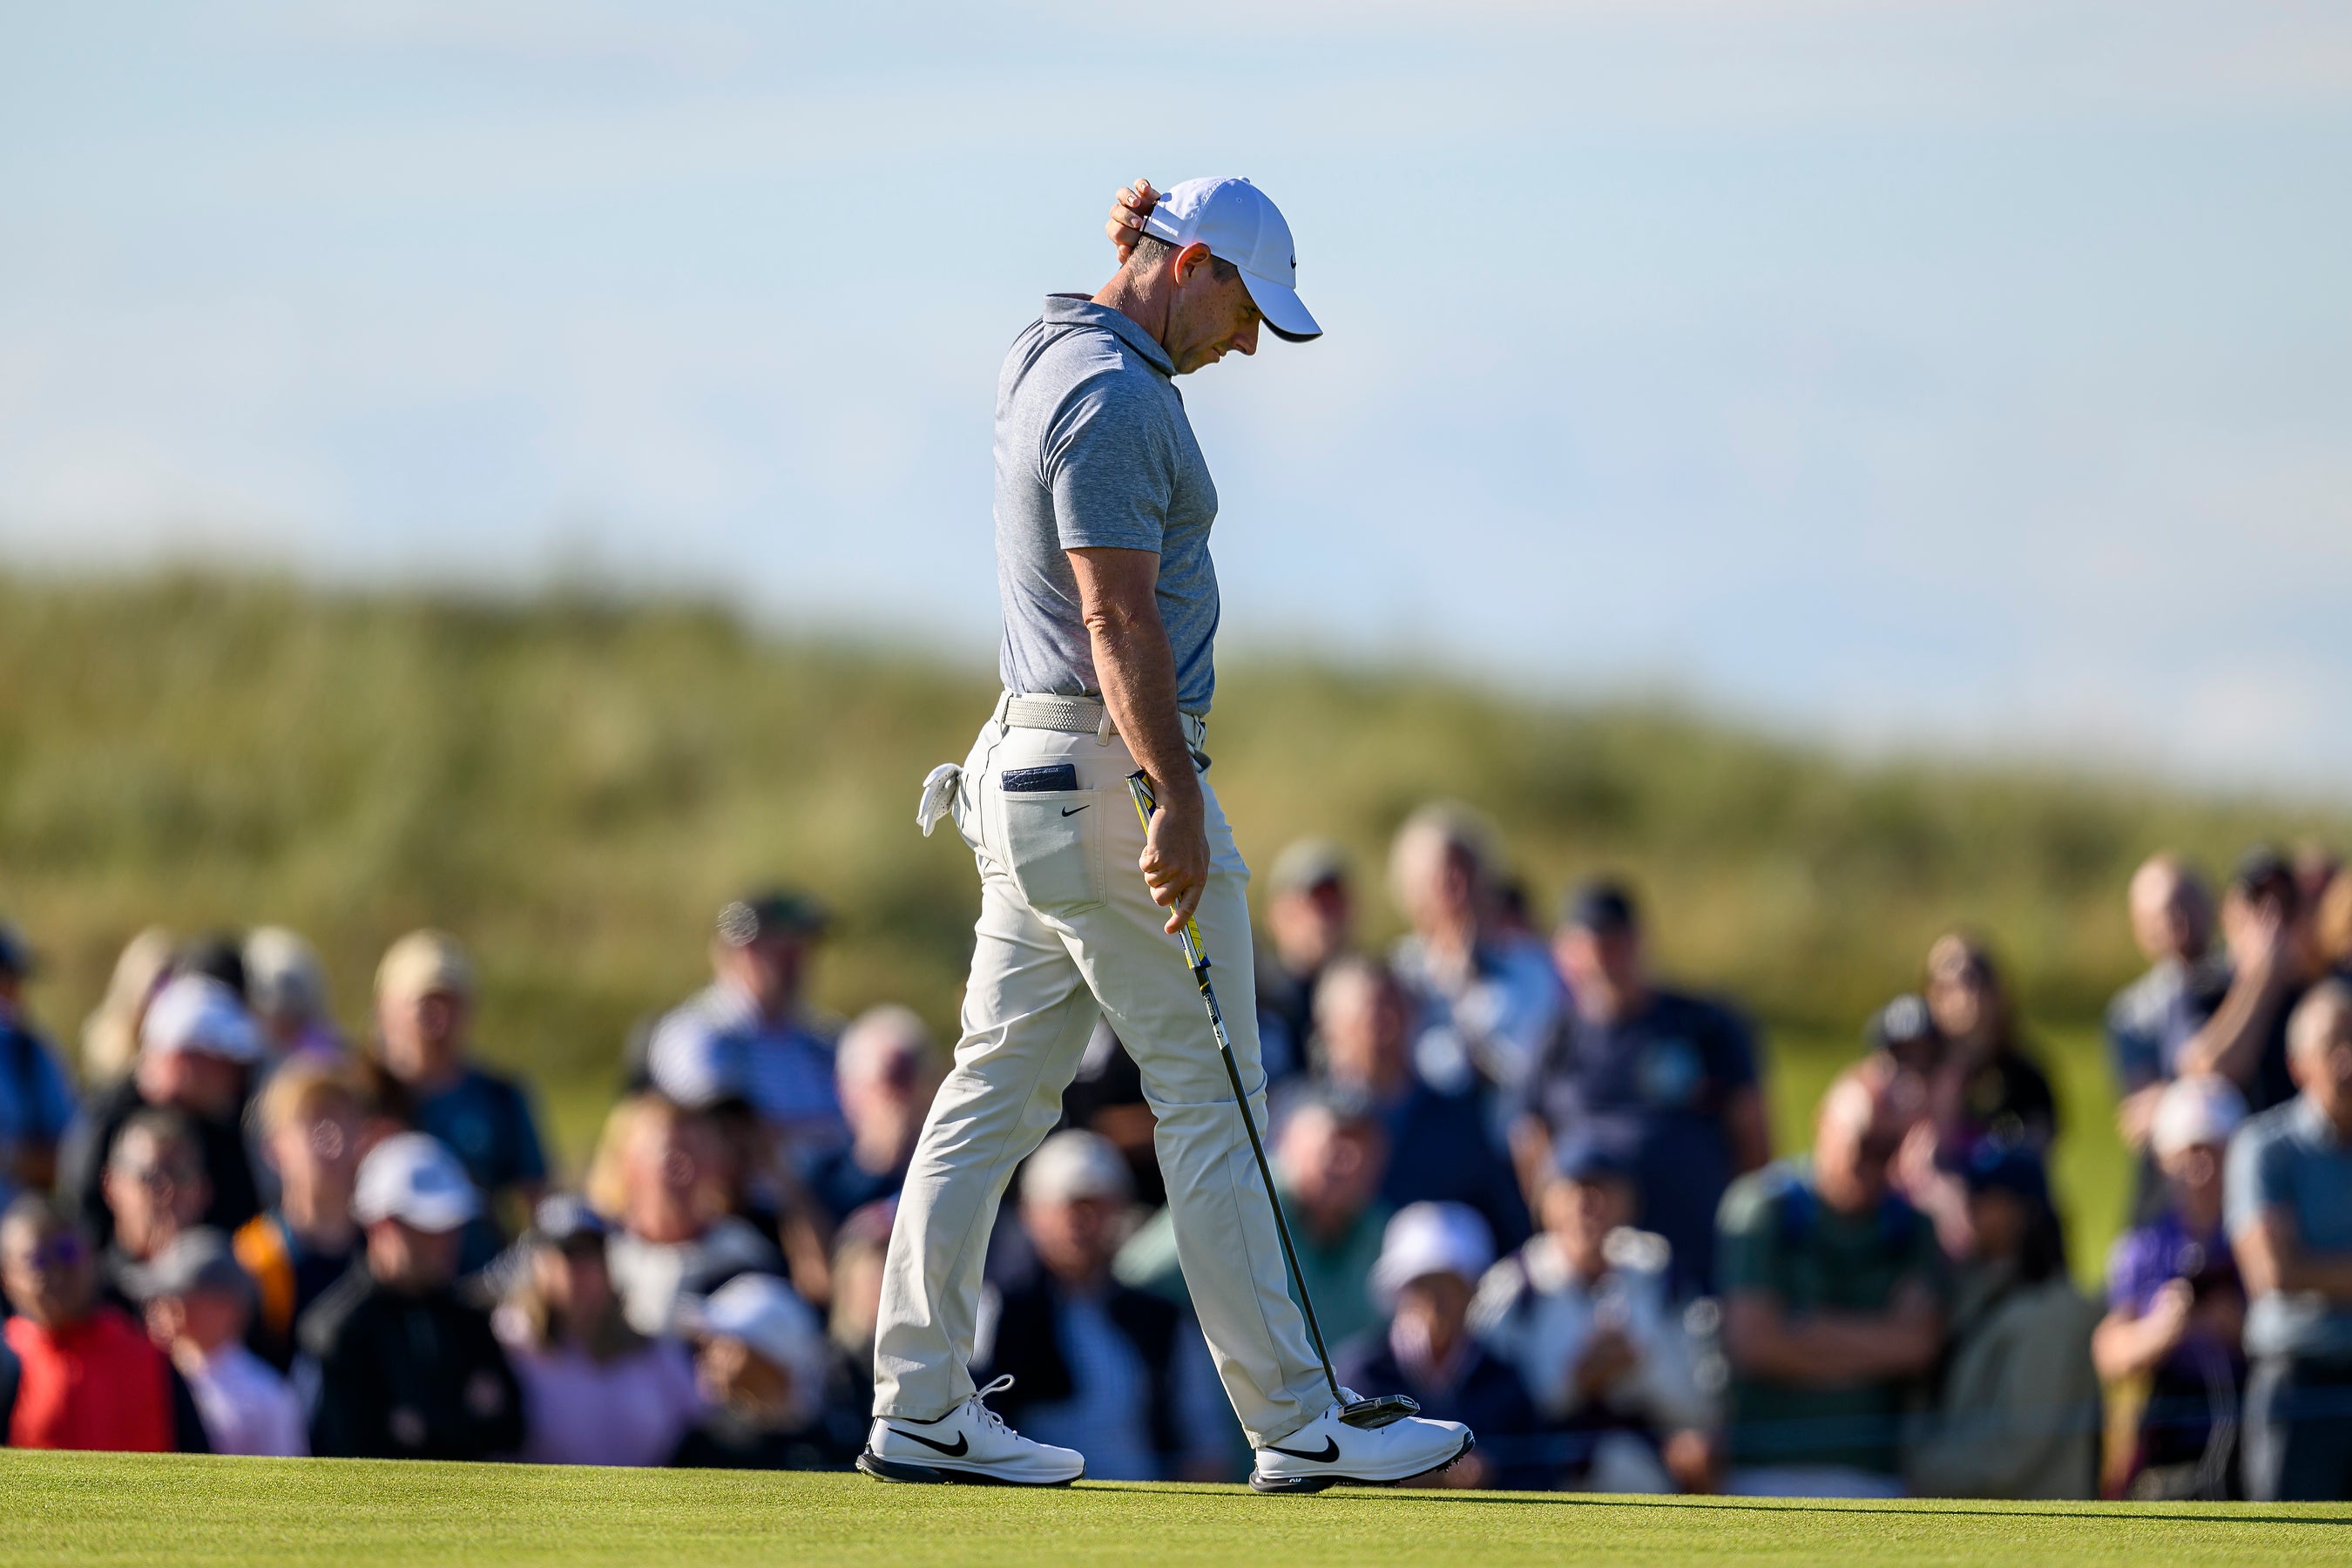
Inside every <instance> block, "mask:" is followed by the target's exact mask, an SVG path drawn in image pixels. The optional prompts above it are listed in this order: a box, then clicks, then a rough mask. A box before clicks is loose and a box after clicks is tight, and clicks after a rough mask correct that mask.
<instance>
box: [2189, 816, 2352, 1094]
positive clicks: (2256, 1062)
mask: <svg viewBox="0 0 2352 1568" xmlns="http://www.w3.org/2000/svg"><path fill="white" fill-rule="evenodd" d="M2310 914H2311V910H2309V908H2308V907H2307V906H2305V903H2304V901H2303V893H2302V889H2301V887H2300V885H2299V884H2298V883H2297V882H2296V880H2295V875H2294V868H2293V867H2291V866H2289V865H2288V864H2287V863H2286V861H2285V860H2284V859H2282V858H2280V857H2279V855H2278V852H2277V851H2276V850H2273V849H2270V848H2266V847H2258V848H2255V849H2252V850H2249V851H2248V852H2247V854H2246V857H2245V858H2243V859H2242V860H2241V861H2239V863H2238V868H2237V871H2236V872H2235V874H2233V875H2232V876H2231V879H2230V890H2229V893H2228V895H2227V896H2226V897H2225V898H2224V899H2223V900H2222V901H2221V930H2222V933H2223V934H2224V935H2225V936H2226V937H2227V938H2228V939H2229V943H2230V961H2231V966H2232V969H2233V973H2232V975H2231V981H2230V989H2229V991H2228V993H2227V994H2224V995H2223V996H2222V998H2221V1006H2219V1007H2217V1008H2216V1009H2214V1012H2213V1016H2211V1017H2210V1018H2208V1019H2207V1020H2206V1021H2205V1024H2204V1026H2203V1027H2201V1028H2200V1029H2199V1030H2198V1031H2197V1033H2196V1034H2195V1035H2194V1036H2192V1037H2190V1038H2189V1043H2188V1044H2187V1045H2185V1046H2183V1047H2181V1048H2180V1065H2179V1070H2180V1071H2182V1072H2194V1073H2213V1074H2216V1075H2218V1076H2220V1077H2222V1078H2226V1079H2229V1080H2230V1081H2231V1082H2232V1083H2234V1084H2236V1085H2237V1086H2238V1087H2239V1088H2240V1089H2242V1090H2243V1091H2244V1092H2245V1096H2246V1104H2247V1107H2248V1108H2249V1109H2250V1110H2256V1111H2263V1110H2270V1109H2272V1108H2273V1107H2274V1106H2279V1105H2284V1104H2285V1103H2286V1102H2287V1101H2289V1100H2292V1099H2294V1094H2295V1086H2294V1075H2293V1073H2292V1071H2291V1070H2290V1069H2289V1068H2288V1066H2287V1059H2286V1058H2287V1049H2286V1032H2287V1019H2288V1018H2290V1017H2291V1016H2294V1010H2295V1006H2296V1005H2297V1004H2298V1003H2299V1002H2300V1001H2301V1000H2302V999H2303V995H2304V993H2305V991H2307V990H2308V989H2309V988H2310V987H2311V985H2312V984H2313V982H2315V980H2317V979H2318V978H2319V977H2320V976H2321V974H2322V973H2324V972H2325V971H2324V965H2323V963H2322V962H2321V960H2320V957H2319V954H2318V952H2317V951H2316V946H2317V944H2316V943H2315V942H2314V940H2313V932H2312V930H2311V921H2310V918H2309V917H2310Z"/></svg>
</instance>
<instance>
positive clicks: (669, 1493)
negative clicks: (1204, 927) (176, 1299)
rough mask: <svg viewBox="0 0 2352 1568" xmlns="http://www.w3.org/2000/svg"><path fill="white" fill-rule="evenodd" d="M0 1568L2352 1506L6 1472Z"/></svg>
mask: <svg viewBox="0 0 2352 1568" xmlns="http://www.w3.org/2000/svg"><path fill="white" fill-rule="evenodd" d="M0 1498H5V1500H6V1503H7V1506H6V1507H5V1508H0V1560H5V1561H6V1562H10V1563H36V1562H37V1563H55V1564H58V1565H60V1568H83V1565H95V1564H121V1565H124V1568H129V1565H131V1564H150V1563H152V1564H157V1565H159V1568H202V1565H204V1564H207V1563H252V1562H268V1563H274V1564H282V1565H284V1568H303V1565H308V1564H319V1565H321V1568H391V1565H394V1564H399V1565H403V1568H405V1565H409V1564H417V1565H423V1564H438V1563H465V1564H468V1565H476V1564H479V1565H495V1568H522V1565H524V1564H530V1563H566V1564H572V1563H577V1564H614V1565H616V1568H617V1565H622V1564H639V1563H645V1564H652V1563H661V1564H671V1563H688V1564H694V1565H697V1568H723V1565H724V1564H729V1563H827V1564H835V1565H846V1564H855V1563H887V1564H891V1565H893V1568H914V1565H919V1564H925V1563H959V1564H961V1563H1110V1562H1116V1563H1233V1562H1249V1563H1276V1564H1291V1563H1297V1564H1301V1565H1307V1564H1331V1565H1332V1568H1377V1565H1379V1564H1385V1563H1479V1564H1501V1563H1559V1562H1563V1561H1574V1562H1577V1563H1593V1564H1601V1563H1822V1562H1839V1563H1853V1564H1861V1563H1904V1564H1916V1565H1926V1564H1939V1563H1954V1564H1958V1563H1968V1564H1998V1563H2037V1564H2038V1563H2062V1562H2063V1563H2084V1564H2092V1563H2132V1564H2138V1563H2172V1564H2180V1565H2182V1568H2201V1565H2204V1564H2209V1563H2210V1564H2219V1563H2269V1564H2279V1565H2284V1564H2291V1563H2341V1562H2343V1561H2344V1558H2345V1553H2346V1552H2347V1548H2348V1547H2352V1533H2347V1531H2352V1509H2347V1508H2344V1507H2340V1506H2326V1507H2322V1506H2313V1505H2263V1506H2252V1505H2186V1504H2179V1505H2150V1506H2145V1507H2136V1506H2131V1505H2123V1504H2093V1503H2078V1504H2051V1505H2034V1504H1993V1503H1966V1502H1963V1503H1780V1502H1771V1503H1747V1502H1738V1501H1730V1500H1648V1499H1640V1500H1636V1499H1609V1498H1588V1497H1579V1496H1572V1495H1560V1494H1538V1493H1445V1492H1402V1491H1393V1490H1347V1489H1343V1490H1339V1491H1334V1492H1328V1493H1325V1494H1323V1495H1322V1496H1320V1497H1315V1498H1298V1499H1284V1498H1271V1499H1270V1498H1259V1497H1255V1496H1253V1495H1252V1494H1251V1493H1250V1492H1248V1491H1247V1490H1246V1489H1241V1488H1234V1487H1174V1486H1168V1487H1150V1486H1098V1485H1081V1486H1079V1487H1077V1488H1075V1489H1070V1490H1067V1491H1051V1492H1034V1491H1014V1490H1003V1489H983V1488H969V1489H967V1488H952V1489H941V1488H927V1487H882V1486H878V1485H877V1484H875V1483H873V1482H871V1481H867V1480H866V1479H864V1478H863V1477H859V1476H854V1475H771V1474H740V1473H719V1472H709V1471H700V1472H697V1471H675V1470H671V1471H663V1470H654V1471H626V1470H593V1469H569V1470H567V1469H559V1468H545V1467H537V1466H492V1465H482V1466H473V1465H442V1464H419V1463H408V1464H402V1463H389V1462H364V1461H350V1460H307V1459H305V1460H270V1459H216V1458H193V1457H183V1456H174V1455H152V1456H151V1455H67V1454H25V1453H6V1452H0Z"/></svg>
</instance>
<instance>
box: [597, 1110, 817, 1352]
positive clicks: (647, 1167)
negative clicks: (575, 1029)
mask: <svg viewBox="0 0 2352 1568" xmlns="http://www.w3.org/2000/svg"><path fill="white" fill-rule="evenodd" d="M733 1181H734V1178H733V1174H732V1171H731V1162H730V1155H729V1152H728V1149H727V1145H726V1142H725V1141H724V1140H723V1139H722V1138H721V1137H720V1136H719V1127H718V1123H717V1122H716V1121H713V1120H712V1118H711V1117H710V1115H709V1113H708V1112H705V1111H695V1110H684V1109H682V1108H680V1107H678V1106H676V1105H673V1104H671V1103H670V1102H669V1101H668V1100H664V1099H662V1098H661V1097H660V1096H659V1095H655V1094H645V1095H638V1096H636V1097H635V1098H634V1099H631V1100H624V1101H622V1102H621V1103H620V1104H619V1105H617V1106H615V1107H614V1110H613V1114H612V1116H611V1117H610V1118H609V1119H608V1120H607V1121H606V1122H605V1125H604V1142H603V1143H602V1145H601V1147H600V1148H599V1150H598V1152H597V1163H596V1169H595V1170H594V1171H593V1172H591V1173H590V1175H589V1181H588V1189H589V1190H588V1197H589V1201H590V1202H591V1203H592V1204H593V1205H595V1206H596V1207H597V1209H598V1211H599V1212H601V1213H603V1214H604V1215H608V1216H609V1217H611V1218H613V1219H614V1220H616V1221H618V1223H619V1234H617V1235H615V1236H614V1237H612V1238H611V1239H610V1240H609V1241H608V1242H607V1243H606V1245H605V1253H606V1258H607V1260H608V1267H609V1268H610V1269H611V1271H612V1276H613V1288H614V1292H615V1294H617V1295H618V1296H619V1298H620V1302H621V1315H622V1318H623V1319H624V1320H625V1321H626V1322H627V1323H628V1325H629V1327H630V1328H632V1329H635V1331H637V1332H638V1333H640V1334H644V1335H646V1337H648V1338H656V1337H659V1336H661V1335H664V1334H668V1333H673V1332H675V1331H677V1307H678V1303H679V1301H680V1300H682V1299H683V1298H685V1297H687V1296H689V1295H707V1294H709V1292H711V1291H712V1290H715V1289H718V1287H719V1286H720V1285H721V1284H723V1283H725V1282H726V1281H727V1280H729V1279H733V1278H734V1277H735V1276H736V1275H738V1274H742V1273H746V1272H749V1273H757V1274H782V1272H783V1271H784V1260H783V1257H782V1254H781V1253H779V1252H778V1251H777V1250H776V1247H775V1245H774V1244H773V1243H772V1242H771V1241H769V1240H768V1239H767V1237H763V1236H761V1234H760V1232H759V1231H758V1230H757V1229H756V1228H755V1227H753V1226H751V1223H750V1222H748V1221H746V1220H744V1219H741V1218H740V1217H738V1216H737V1215H734V1214H733V1213H732V1212H730V1208H731V1198H732V1193H733Z"/></svg>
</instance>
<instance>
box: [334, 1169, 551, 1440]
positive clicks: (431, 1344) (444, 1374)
mask: <svg viewBox="0 0 2352 1568" xmlns="http://www.w3.org/2000/svg"><path fill="white" fill-rule="evenodd" d="M481 1209H482V1204H481V1199H480V1198H479V1197H478V1195H476V1194H475V1192H474V1188H473V1184H471V1183H469V1182H468V1181H467V1179H466V1170H465V1167H464V1166H463V1165H461V1164H459V1163H457V1158H456V1156H454V1155H453V1154H451V1153H450V1152H449V1151H448V1150H447V1149H446V1148H444V1147H443V1146H442V1145H441V1144H440V1143H439V1142H437V1141H436V1140H435V1139H434V1138H432V1137H430V1136H429V1135H427V1134H425V1133H423V1132H400V1133H395V1134H394V1135H393V1136H392V1137H390V1138H387V1139H385V1140H384V1141H383V1142H381V1143H379V1144H377V1145H376V1146H375V1147H374V1148H373V1149H372V1150H370V1151H369V1152H368V1155H367V1158H366V1159H364V1160H362V1161H361V1162H360V1169H359V1181H358V1184H357V1187H356V1190H355V1191H354V1192H353V1194H352V1217H353V1218H355V1219H357V1220H358V1221H359V1222H360V1225H361V1226H362V1229H363V1231H364V1233H365V1236H366V1245H365V1250H364V1251H362V1254H361V1258H360V1262H359V1263H358V1265H356V1266H355V1267H354V1268H352V1271H351V1272H350V1273H349V1274H347V1275H345V1276H344V1277H343V1278H342V1279H341V1280H340V1281H339V1282H338V1283H337V1284H336V1285H335V1287H334V1289H331V1290H329V1291H328V1292H327V1293H326V1294H325V1295H324V1296H322V1297H320V1299H319V1300H318V1302H317V1303H316V1304H315V1305H314V1306H312V1307H311V1309H310V1310H309V1311H308V1312H305V1313H304V1314H303V1315H302V1320H301V1322H300V1323H299V1325H298V1326H297V1328H296V1333H297V1335H298V1337H299V1341H300V1343H301V1347H302V1352H303V1354H304V1355H306V1356H308V1357H309V1358H310V1360H311V1361H312V1362H313V1363H316V1366H317V1378H318V1381H317V1387H318V1391H319V1392H318V1402H317V1406H316V1408H315V1409H314V1410H313V1412H312V1414H311V1418H310V1449H311V1451H312V1452H313V1453H315V1454H319V1455H321V1456H324V1457H329V1458H378V1459H400V1458H411V1459H484V1458H491V1457H492V1456H495V1455H505V1454H511V1453H513V1452H514V1451H515V1450H516V1449H517V1448H519V1447H521V1446H522V1440H523V1415H522V1394H521V1390H520V1387H519V1386H518V1385H517V1384H516V1382H515V1375H514V1371H513V1369H512V1368H511V1367H509V1365H508V1363H507V1358H506V1353H505V1352H503V1351H501V1350H500V1349H499V1342H498V1338H497V1336H496V1335H495V1334H493V1333H492V1332H491V1331H490V1318H489V1314H488V1312H485V1311H483V1310H481V1309H480V1308H478V1307H476V1306H474V1305H472V1304H471V1303H469V1302H467V1301H466V1300H462V1299H460V1298H459V1296H458V1295H457V1291H456V1290H455V1289H452V1286H453V1283H454V1281H455V1280H456V1279H457V1261H458V1257H459V1254H460V1249H461V1247H463V1245H464V1240H463V1237H464V1231H465V1228H466V1226H467V1224H469V1223H470V1222H471V1221H473V1220H475V1219H477V1218H478V1217H479V1216H480V1215H481Z"/></svg>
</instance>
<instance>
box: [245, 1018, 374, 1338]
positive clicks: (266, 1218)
mask: <svg viewBox="0 0 2352 1568" xmlns="http://www.w3.org/2000/svg"><path fill="white" fill-rule="evenodd" d="M258 1112H259V1115H258V1121H259V1132H260V1151H261V1158H262V1159H263V1161H264V1162H265V1163H268V1166H269V1168H270V1169H271V1170H272V1171H273V1172H274V1173H276V1175H277V1178H278V1182H277V1185H278V1204H277V1206H276V1207H274V1208H272V1209H270V1210H269V1211H268V1213H266V1214H259V1215H255V1216H254V1217H253V1218H251V1219H249V1220H247V1222H246V1223H245V1224H244V1225H243V1226H240V1227H239V1228H238V1230H237V1231H236V1235H235V1237H233V1238H232V1246H233V1247H234V1248H235V1250H236V1260H237V1262H238V1263H239V1264H241V1265H242V1266H243V1267H244V1268H245V1271H246V1272H247V1274H249V1275H251V1276H252V1277H253V1281H254V1286H255V1290H256V1296H257V1300H256V1303H255V1310H254V1321H253V1330H252V1335H251V1339H252V1344H253V1348H254V1349H255V1351H256V1352H258V1353H259V1354H260V1355H261V1357H262V1359H263V1360H265V1361H267V1362H268V1363H270V1364H271V1365H273V1366H276V1367H278V1368H280V1369H281V1370H282V1369H284V1368H287V1367H289V1366H291V1365H292V1364H293V1360H294V1325H295V1324H296V1323H298V1322H299V1321H301V1317H302V1314H303V1313H305V1312H307V1311H309V1310H310V1304H311V1303H312V1302H314V1301H316V1300H318V1299H319V1298H320V1297H321V1296H323V1295H325V1294H326V1293H327V1291H328V1289H330V1288H331V1287H332V1286H333V1285H334V1283H335V1281H337V1280H338V1279H341V1278H342V1277H343V1276H344V1275H345V1274H347V1273H349V1272H350V1271H351V1268H352V1263H353V1262H354V1261H355V1260H356V1259H357V1258H358V1255H359V1243H360V1230H359V1224H358V1222H357V1221H356V1220H354V1219H353V1218H352V1184H353V1182H354V1181H356V1180H357V1178H358V1174H359V1165H360V1144H361V1116H362V1111H361V1104H360V1096H359V1093H358V1090H357V1089H355V1088H354V1086H353V1085H352V1081H351V1079H349V1078H348V1077H346V1076H345V1073H344V1070H343V1069H341V1068H332V1067H328V1066H326V1065H324V1064H322V1063H321V1062H320V1061H319V1060H318V1059H317V1058H315V1057H308V1056H306V1057H301V1058H295V1059H294V1060H291V1061H289V1062H287V1063H286V1064H285V1065H284V1066H282V1067H280V1068H278V1070H277V1071H276V1072H275V1073H273V1074H271V1075H270V1079H269V1083H268V1087H267V1088H266V1089H263V1090H262V1092H261V1097H260V1100H259V1102H258Z"/></svg>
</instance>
